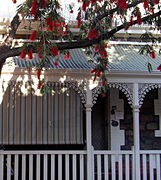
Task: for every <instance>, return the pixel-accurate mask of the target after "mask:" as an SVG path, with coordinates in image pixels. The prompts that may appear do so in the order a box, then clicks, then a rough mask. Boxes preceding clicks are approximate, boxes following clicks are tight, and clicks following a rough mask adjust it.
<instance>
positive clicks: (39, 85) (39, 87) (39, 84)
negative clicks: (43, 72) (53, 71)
mask: <svg viewBox="0 0 161 180" xmlns="http://www.w3.org/2000/svg"><path fill="white" fill-rule="evenodd" d="M41 86H42V82H41V81H39V82H38V85H37V89H41Z"/></svg>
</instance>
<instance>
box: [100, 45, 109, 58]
mask: <svg viewBox="0 0 161 180" xmlns="http://www.w3.org/2000/svg"><path fill="white" fill-rule="evenodd" d="M99 53H100V55H101V57H102V58H107V56H108V55H107V52H106V50H105V47H104V46H103V45H101V46H100V49H99Z"/></svg>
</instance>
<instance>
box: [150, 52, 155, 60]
mask: <svg viewBox="0 0 161 180" xmlns="http://www.w3.org/2000/svg"><path fill="white" fill-rule="evenodd" d="M150 56H151V58H153V59H155V58H156V54H155V52H154V51H151V52H150Z"/></svg>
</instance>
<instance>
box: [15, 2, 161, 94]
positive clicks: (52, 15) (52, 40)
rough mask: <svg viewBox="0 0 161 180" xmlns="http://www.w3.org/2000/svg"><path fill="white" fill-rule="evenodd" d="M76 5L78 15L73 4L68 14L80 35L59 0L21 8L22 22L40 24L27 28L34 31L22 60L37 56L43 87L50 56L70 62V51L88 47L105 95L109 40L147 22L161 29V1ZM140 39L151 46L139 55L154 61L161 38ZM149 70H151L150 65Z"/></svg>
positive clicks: (25, 46)
mask: <svg viewBox="0 0 161 180" xmlns="http://www.w3.org/2000/svg"><path fill="white" fill-rule="evenodd" d="M13 2H14V3H16V0H13ZM75 3H77V4H79V5H80V6H79V8H78V10H77V12H74V10H73V6H72V4H70V5H69V8H68V11H69V12H70V13H77V16H76V22H77V25H76V27H75V28H78V29H79V35H77V36H76V35H75V34H73V33H72V32H71V31H70V25H71V23H70V22H69V21H67V20H66V19H64V17H63V14H62V9H61V4H60V3H59V1H58V0H26V1H25V2H24V3H23V4H22V5H20V6H19V7H18V13H19V14H21V15H22V16H23V19H26V20H30V21H35V22H39V23H38V26H37V29H33V30H32V27H31V26H30V27H28V28H29V29H31V30H32V32H31V35H30V37H29V39H30V41H29V42H28V43H27V44H24V46H23V50H22V52H21V55H20V57H21V58H22V59H23V58H25V57H26V55H28V56H29V58H30V59H32V57H33V56H32V53H33V52H36V53H37V54H38V56H39V59H40V63H39V64H38V66H37V76H38V79H39V88H41V87H40V86H41V83H40V82H41V80H40V74H41V70H42V69H43V68H44V67H46V65H47V64H48V63H49V62H48V58H47V56H53V57H54V58H53V59H55V60H54V62H53V63H54V65H55V66H57V65H58V62H59V59H58V54H59V53H63V54H64V58H65V59H69V58H70V53H69V51H68V49H72V48H88V50H86V52H88V53H89V52H90V53H91V54H94V56H95V57H97V58H95V59H96V61H95V63H96V67H95V69H93V70H92V73H94V80H95V79H96V78H100V79H101V81H102V91H103V92H105V91H106V89H107V88H108V86H107V79H106V76H105V72H106V71H107V70H108V63H109V62H108V54H107V52H106V48H108V47H107V43H106V42H107V40H110V39H111V38H114V37H115V33H116V32H118V31H119V30H121V29H125V30H127V29H128V28H129V27H130V26H134V25H135V24H138V25H141V24H142V23H146V24H147V25H149V26H150V27H151V28H152V29H153V30H155V29H157V30H161V20H160V16H161V11H160V5H161V3H160V0H75ZM141 40H142V41H144V42H151V44H147V46H144V47H143V48H141V50H140V53H141V54H149V55H150V56H151V57H152V58H155V57H156V52H155V51H154V46H156V45H158V42H160V41H161V39H160V38H157V37H154V36H153V34H150V33H145V34H144V35H142V37H141ZM89 47H90V48H89ZM148 69H149V71H151V70H152V68H151V66H150V64H148Z"/></svg>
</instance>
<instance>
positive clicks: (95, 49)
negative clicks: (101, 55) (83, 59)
mask: <svg viewBox="0 0 161 180" xmlns="http://www.w3.org/2000/svg"><path fill="white" fill-rule="evenodd" d="M94 51H95V52H99V45H98V44H96V46H95V48H94Z"/></svg>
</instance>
